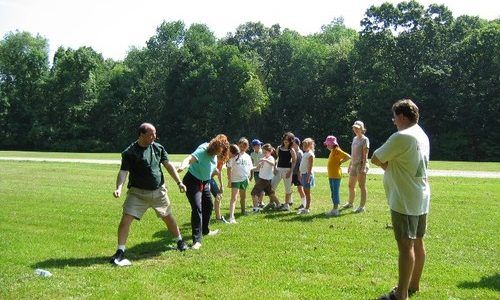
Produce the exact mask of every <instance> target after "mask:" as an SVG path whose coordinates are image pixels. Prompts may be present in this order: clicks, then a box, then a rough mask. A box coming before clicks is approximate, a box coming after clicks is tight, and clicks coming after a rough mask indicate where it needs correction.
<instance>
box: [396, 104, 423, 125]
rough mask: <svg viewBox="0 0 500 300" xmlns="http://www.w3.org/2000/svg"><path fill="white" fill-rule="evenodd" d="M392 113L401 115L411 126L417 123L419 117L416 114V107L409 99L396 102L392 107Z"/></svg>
mask: <svg viewBox="0 0 500 300" xmlns="http://www.w3.org/2000/svg"><path fill="white" fill-rule="evenodd" d="M392 112H393V113H394V114H395V115H400V114H403V116H405V117H407V118H408V119H409V120H410V122H411V123H413V124H416V123H418V119H419V117H420V115H419V113H418V106H417V105H416V104H415V103H414V102H413V101H411V100H410V99H401V100H398V101H396V103H394V104H393V105H392Z"/></svg>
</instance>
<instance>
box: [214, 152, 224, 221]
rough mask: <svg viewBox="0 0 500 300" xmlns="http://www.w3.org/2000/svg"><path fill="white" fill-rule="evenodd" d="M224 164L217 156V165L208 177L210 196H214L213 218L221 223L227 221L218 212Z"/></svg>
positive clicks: (222, 188)
mask: <svg viewBox="0 0 500 300" xmlns="http://www.w3.org/2000/svg"><path fill="white" fill-rule="evenodd" d="M223 164H224V160H223V159H222V158H218V160H217V167H216V168H215V170H214V172H213V173H212V178H211V179H210V192H211V193H212V196H214V199H215V200H214V210H215V219H216V220H217V221H220V222H222V223H228V222H227V221H226V219H225V218H224V216H223V215H221V213H220V204H221V202H222V193H223V192H224V185H223V183H222V173H221V172H222V165H223ZM215 177H217V178H218V181H219V184H217V182H216V181H215Z"/></svg>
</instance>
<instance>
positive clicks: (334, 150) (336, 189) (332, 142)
mask: <svg viewBox="0 0 500 300" xmlns="http://www.w3.org/2000/svg"><path fill="white" fill-rule="evenodd" d="M323 144H324V145H325V147H326V148H327V149H328V150H330V155H328V165H327V170H328V181H329V183H330V191H331V195H332V202H333V209H332V210H331V211H329V212H327V213H326V215H327V216H328V217H337V216H339V215H340V212H339V204H340V181H341V180H342V169H341V168H340V165H342V164H343V163H344V162H346V161H348V160H349V159H351V156H350V155H349V154H347V153H345V152H344V151H342V149H340V146H339V144H338V142H337V138H336V137H334V136H333V135H329V136H327V137H326V139H325V142H324V143H323Z"/></svg>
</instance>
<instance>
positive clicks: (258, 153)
mask: <svg viewBox="0 0 500 300" xmlns="http://www.w3.org/2000/svg"><path fill="white" fill-rule="evenodd" d="M263 144H264V143H262V142H261V141H260V140H258V139H253V140H252V149H253V152H252V153H250V157H251V158H252V165H253V169H252V174H251V175H250V181H252V178H253V180H254V182H255V184H257V181H259V169H258V168H257V165H258V164H259V161H260V159H261V158H262V157H264V152H262V145H263ZM254 186H255V185H254ZM263 197H264V193H262V194H261V195H260V197H259V207H260V208H263V207H264V205H263V204H262V198H263Z"/></svg>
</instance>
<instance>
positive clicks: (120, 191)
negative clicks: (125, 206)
mask: <svg viewBox="0 0 500 300" xmlns="http://www.w3.org/2000/svg"><path fill="white" fill-rule="evenodd" d="M121 194H122V189H116V190H115V191H114V192H113V196H114V197H115V198H120V195H121Z"/></svg>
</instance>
